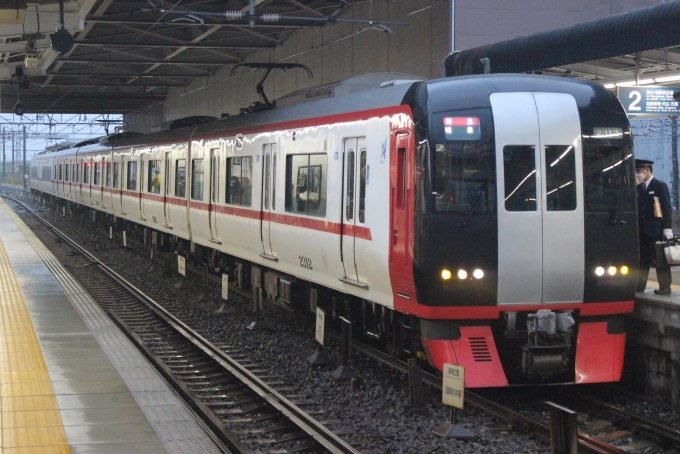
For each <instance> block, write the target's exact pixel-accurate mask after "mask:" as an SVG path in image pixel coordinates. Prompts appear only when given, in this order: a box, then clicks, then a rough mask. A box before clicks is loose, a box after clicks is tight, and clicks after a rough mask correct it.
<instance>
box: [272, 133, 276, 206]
mask: <svg viewBox="0 0 680 454" xmlns="http://www.w3.org/2000/svg"><path fill="white" fill-rule="evenodd" d="M272 149H274V150H275V149H276V145H272ZM274 208H276V151H274V152H273V153H272V211H274Z"/></svg>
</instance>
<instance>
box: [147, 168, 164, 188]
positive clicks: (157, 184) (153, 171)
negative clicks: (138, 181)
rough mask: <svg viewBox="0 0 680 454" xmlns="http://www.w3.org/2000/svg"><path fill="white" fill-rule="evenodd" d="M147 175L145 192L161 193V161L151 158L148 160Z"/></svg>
mask: <svg viewBox="0 0 680 454" xmlns="http://www.w3.org/2000/svg"><path fill="white" fill-rule="evenodd" d="M148 173H149V175H148V178H147V182H148V184H147V192H151V193H153V194H160V193H161V161H160V160H151V161H149V171H148Z"/></svg>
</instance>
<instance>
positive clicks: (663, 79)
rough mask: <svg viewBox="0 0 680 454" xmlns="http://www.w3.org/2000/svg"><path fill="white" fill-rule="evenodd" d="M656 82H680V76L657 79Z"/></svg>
mask: <svg viewBox="0 0 680 454" xmlns="http://www.w3.org/2000/svg"><path fill="white" fill-rule="evenodd" d="M654 80H655V81H656V82H673V81H675V80H680V75H677V76H666V77H657V78H656V79H654Z"/></svg>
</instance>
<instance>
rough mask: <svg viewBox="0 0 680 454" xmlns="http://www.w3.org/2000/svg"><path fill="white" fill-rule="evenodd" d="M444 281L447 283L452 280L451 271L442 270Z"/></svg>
mask: <svg viewBox="0 0 680 454" xmlns="http://www.w3.org/2000/svg"><path fill="white" fill-rule="evenodd" d="M442 279H444V280H445V281H448V280H449V279H451V271H449V270H442Z"/></svg>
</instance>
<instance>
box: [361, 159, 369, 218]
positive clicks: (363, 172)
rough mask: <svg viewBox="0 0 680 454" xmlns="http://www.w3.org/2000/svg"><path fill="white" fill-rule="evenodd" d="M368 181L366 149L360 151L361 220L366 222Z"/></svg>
mask: <svg viewBox="0 0 680 454" xmlns="http://www.w3.org/2000/svg"><path fill="white" fill-rule="evenodd" d="M367 182H368V166H367V165H366V149H365V148H364V149H362V150H361V152H360V153H359V222H361V223H362V224H363V223H364V222H366V214H365V213H366V183H367Z"/></svg>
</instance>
